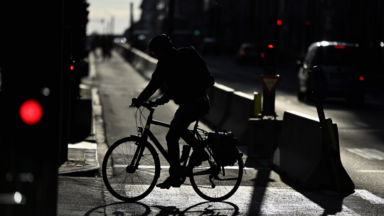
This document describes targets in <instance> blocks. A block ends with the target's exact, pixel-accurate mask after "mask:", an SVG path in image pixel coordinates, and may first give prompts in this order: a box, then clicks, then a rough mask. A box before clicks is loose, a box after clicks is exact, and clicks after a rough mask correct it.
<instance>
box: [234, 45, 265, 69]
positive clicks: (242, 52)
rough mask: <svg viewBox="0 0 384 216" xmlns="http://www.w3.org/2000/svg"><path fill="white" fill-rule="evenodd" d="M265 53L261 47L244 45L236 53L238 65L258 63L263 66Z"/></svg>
mask: <svg viewBox="0 0 384 216" xmlns="http://www.w3.org/2000/svg"><path fill="white" fill-rule="evenodd" d="M263 57H264V53H263V52H262V51H261V49H260V48H259V47H257V46H256V45H254V44H252V43H243V44H241V45H240V49H239V51H238V52H237V53H236V58H237V64H238V65H241V64H244V63H257V64H261V63H262V60H263Z"/></svg>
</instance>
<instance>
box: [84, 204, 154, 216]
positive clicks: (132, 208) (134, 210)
mask: <svg viewBox="0 0 384 216" xmlns="http://www.w3.org/2000/svg"><path fill="white" fill-rule="evenodd" d="M107 208H108V210H112V212H110V213H108V214H107V211H105V209H107ZM110 208H112V209H110ZM103 211H105V215H115V216H127V215H143V216H145V215H149V213H150V212H151V209H150V208H149V207H148V206H147V205H145V204H142V203H139V202H134V203H126V202H117V203H111V204H108V205H103V206H97V207H95V208H93V209H91V210H89V211H88V212H87V213H85V214H84V216H89V215H91V214H93V213H100V212H103Z"/></svg>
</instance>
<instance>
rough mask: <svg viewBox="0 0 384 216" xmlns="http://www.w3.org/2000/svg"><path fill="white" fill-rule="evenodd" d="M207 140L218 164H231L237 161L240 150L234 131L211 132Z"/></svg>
mask: <svg viewBox="0 0 384 216" xmlns="http://www.w3.org/2000/svg"><path fill="white" fill-rule="evenodd" d="M207 141H208V143H209V144H208V145H209V147H210V148H211V150H212V155H213V158H214V159H215V161H216V163H217V165H219V166H229V165H233V164H234V163H236V161H237V159H238V158H239V150H237V148H236V146H237V140H236V137H235V136H234V135H233V134H232V132H230V131H229V132H226V131H224V132H219V131H215V132H209V133H208V139H207Z"/></svg>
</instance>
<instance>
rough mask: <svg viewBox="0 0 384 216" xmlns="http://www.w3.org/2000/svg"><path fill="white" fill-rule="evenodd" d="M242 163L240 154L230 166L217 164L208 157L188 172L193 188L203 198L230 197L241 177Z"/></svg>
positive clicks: (219, 198) (211, 199) (216, 199)
mask: <svg viewBox="0 0 384 216" xmlns="http://www.w3.org/2000/svg"><path fill="white" fill-rule="evenodd" d="M243 168H244V163H243V159H242V157H241V155H240V154H239V157H238V159H237V161H236V163H235V164H234V165H232V166H225V167H221V166H217V164H216V163H215V161H214V159H213V158H212V157H210V158H209V159H208V160H207V161H204V162H203V163H202V164H201V165H200V166H198V167H194V168H193V170H192V173H191V174H190V177H189V179H190V181H191V185H192V187H193V189H194V190H195V191H196V193H197V194H198V195H199V196H200V197H201V198H203V199H206V200H209V201H223V200H226V199H228V198H229V197H231V196H232V195H233V194H234V193H235V192H236V191H237V189H238V188H239V186H240V183H241V180H242V179H243Z"/></svg>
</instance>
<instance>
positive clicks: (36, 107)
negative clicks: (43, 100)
mask: <svg viewBox="0 0 384 216" xmlns="http://www.w3.org/2000/svg"><path fill="white" fill-rule="evenodd" d="M42 116H43V109H42V108H41V106H40V104H39V102H37V101H35V100H27V101H25V102H24V103H23V104H22V105H21V107H20V118H21V120H23V122H24V123H26V124H29V125H32V124H36V123H37V122H39V121H40V119H41V117H42Z"/></svg>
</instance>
